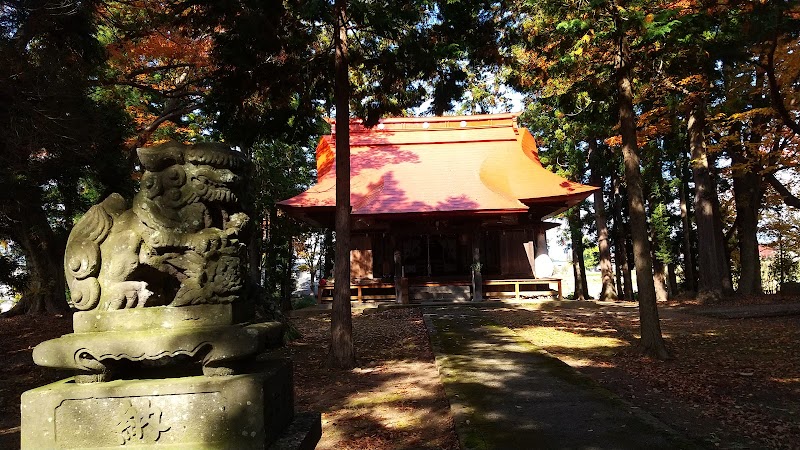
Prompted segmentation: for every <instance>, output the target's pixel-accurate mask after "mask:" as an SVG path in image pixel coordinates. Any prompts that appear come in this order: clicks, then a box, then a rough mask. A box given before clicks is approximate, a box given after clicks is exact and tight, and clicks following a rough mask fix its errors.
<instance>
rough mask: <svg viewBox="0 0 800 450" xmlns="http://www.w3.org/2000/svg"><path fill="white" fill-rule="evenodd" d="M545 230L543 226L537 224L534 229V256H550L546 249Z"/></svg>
mask: <svg viewBox="0 0 800 450" xmlns="http://www.w3.org/2000/svg"><path fill="white" fill-rule="evenodd" d="M545 231H546V230H545V228H544V226H537V227H536V229H535V230H534V234H535V238H534V240H535V241H536V248H535V251H536V256H539V255H547V256H550V253H549V251H548V249H547V234H546V232H545Z"/></svg>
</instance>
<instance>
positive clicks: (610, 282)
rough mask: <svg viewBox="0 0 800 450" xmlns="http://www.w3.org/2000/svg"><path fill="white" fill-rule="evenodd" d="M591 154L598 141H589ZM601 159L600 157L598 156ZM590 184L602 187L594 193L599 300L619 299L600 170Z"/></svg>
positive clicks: (593, 172)
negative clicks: (600, 279) (599, 281)
mask: <svg viewBox="0 0 800 450" xmlns="http://www.w3.org/2000/svg"><path fill="white" fill-rule="evenodd" d="M589 152H590V153H591V154H593V155H595V154H596V152H597V140H596V139H594V138H592V139H589ZM597 157H600V155H597ZM590 184H592V185H594V186H598V187H600V189H599V190H598V191H596V192H595V193H594V220H595V225H596V226H597V248H598V250H599V259H600V275H601V277H602V288H601V290H600V296H599V298H598V299H599V300H604V301H609V300H616V299H617V290H616V289H615V288H614V271H613V270H612V268H611V248H610V246H609V243H608V223H607V222H606V202H605V199H604V198H603V186H604V183H603V178H602V177H601V176H600V172H599V170H598V168H597V167H596V166H595V167H593V168H592V176H591V179H590Z"/></svg>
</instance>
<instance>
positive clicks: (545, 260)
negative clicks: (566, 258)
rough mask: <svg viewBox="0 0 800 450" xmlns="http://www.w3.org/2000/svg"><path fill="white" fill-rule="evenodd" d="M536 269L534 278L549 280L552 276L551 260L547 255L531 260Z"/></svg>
mask: <svg viewBox="0 0 800 450" xmlns="http://www.w3.org/2000/svg"><path fill="white" fill-rule="evenodd" d="M533 267H534V268H535V269H536V278H550V277H552V276H553V269H554V268H553V260H552V259H550V256H549V255H544V254H542V255H539V256H537V257H536V259H534V260H533Z"/></svg>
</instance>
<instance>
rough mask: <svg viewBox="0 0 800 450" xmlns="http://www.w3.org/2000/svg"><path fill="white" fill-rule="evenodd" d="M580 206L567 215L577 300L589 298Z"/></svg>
mask: <svg viewBox="0 0 800 450" xmlns="http://www.w3.org/2000/svg"><path fill="white" fill-rule="evenodd" d="M580 214H581V213H580V207H579V206H575V207H573V208H572V211H570V212H569V214H568V215H567V220H568V221H569V231H570V240H571V241H572V274H573V276H574V277H575V300H587V299H589V298H590V297H589V286H588V285H587V284H586V264H585V263H584V260H583V232H582V230H581V219H580Z"/></svg>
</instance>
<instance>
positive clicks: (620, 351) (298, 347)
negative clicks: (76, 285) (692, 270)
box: [0, 297, 800, 449]
mask: <svg viewBox="0 0 800 450" xmlns="http://www.w3.org/2000/svg"><path fill="white" fill-rule="evenodd" d="M773 298H774V297H773ZM751 300H753V301H751ZM759 302H761V300H759V299H744V300H743V299H740V298H737V299H736V303H737V304H742V303H759ZM726 306H727V304H726ZM522 308H524V306H521V305H517V306H507V307H502V308H491V309H487V311H486V313H485V314H487V315H488V316H489V317H490V318H491V320H493V321H495V322H497V323H499V324H501V325H504V326H508V327H510V328H512V329H514V330H515V331H516V332H517V334H518V335H520V336H522V337H524V338H525V339H527V340H529V341H530V342H532V343H533V344H535V345H537V346H539V347H542V348H544V349H546V350H547V351H548V352H550V353H552V354H555V355H558V356H559V357H560V358H561V359H562V360H564V361H566V362H568V363H570V364H571V365H573V366H574V367H577V368H578V369H579V370H580V371H581V372H583V373H585V374H587V375H589V376H590V377H592V378H594V379H596V380H598V381H599V382H600V383H601V384H602V385H603V386H605V387H607V388H608V389H609V390H611V391H613V392H614V393H616V394H617V395H619V396H620V397H621V398H623V399H625V400H627V401H629V402H631V403H634V404H636V405H638V406H641V407H642V408H643V409H645V410H647V411H649V412H650V413H652V414H653V415H655V416H656V417H658V418H659V419H660V420H662V421H664V422H665V423H667V424H669V425H671V426H672V427H673V428H675V429H676V430H677V431H679V432H681V433H685V434H688V435H689V436H691V437H693V438H695V439H698V440H702V441H703V442H705V443H707V444H708V445H709V447H719V448H744V447H748V448H800V444H798V443H800V420H799V419H798V415H799V414H800V350H798V343H799V342H800V316H784V317H758V318H740V319H723V318H718V317H712V316H708V315H698V314H694V313H693V312H694V311H697V310H698V309H703V312H705V313H707V310H708V308H702V307H699V306H685V305H677V304H676V305H672V306H666V305H665V306H663V307H661V308H660V310H661V315H662V318H663V320H662V326H663V329H664V335H665V337H666V339H667V343H668V346H669V348H670V350H671V351H672V353H673V354H674V355H675V359H674V360H671V361H667V362H660V361H653V360H649V359H646V358H643V357H641V356H639V355H638V354H637V352H636V349H635V347H634V346H633V345H631V342H633V339H635V337H636V334H637V333H638V317H637V310H636V308H635V307H632V306H627V307H626V305H613V306H603V307H602V308H600V309H556V310H552V311H533V310H526V309H522ZM293 321H294V323H295V324H296V325H297V327H298V328H299V329H300V330H301V331H302V332H303V333H304V335H303V338H302V339H300V340H298V341H295V342H293V343H292V344H290V345H289V347H288V348H287V350H286V351H287V352H288V353H291V354H292V355H293V357H294V358H295V377H296V390H297V405H298V409H314V410H318V411H322V412H323V421H324V423H323V430H324V433H323V440H322V442H321V443H320V448H358V449H362V448H457V446H458V443H457V439H456V437H455V433H454V431H453V419H452V415H451V414H450V409H449V407H448V403H447V401H446V399H445V397H444V393H443V389H442V385H441V383H440V381H439V378H438V374H437V372H436V369H435V367H434V364H433V357H432V353H431V350H430V347H429V344H428V341H427V337H426V336H425V330H424V326H423V323H422V319H421V314H420V312H419V311H418V310H417V309H411V310H397V311H386V312H381V313H357V314H356V316H355V317H354V330H355V339H356V345H357V348H358V357H359V362H360V368H359V369H356V370H353V371H345V372H329V371H327V370H326V369H324V367H323V366H322V362H323V359H324V357H325V354H326V346H327V344H326V343H327V339H328V330H329V322H328V319H327V317H326V316H310V317H306V318H296V319H293ZM69 331H71V321H70V320H69V319H67V318H62V319H57V318H56V319H53V318H49V319H48V318H25V317H19V318H12V319H2V320H0V339H2V343H3V347H2V350H0V357H2V364H0V379H2V381H3V383H0V448H4V449H5V448H9V449H11V448H18V446H19V433H18V429H17V428H16V427H18V426H19V395H20V394H21V393H22V391H24V390H27V389H31V388H33V387H37V386H41V385H43V384H46V383H48V382H51V381H54V380H56V379H59V378H62V377H63V376H64V375H63V374H59V373H57V372H56V371H53V370H47V369H43V368H38V367H36V366H34V365H33V363H32V362H31V358H30V353H31V350H32V347H33V346H34V345H36V344H38V343H39V342H41V341H43V340H46V339H51V338H53V337H56V336H59V335H61V334H64V333H67V332H69Z"/></svg>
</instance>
